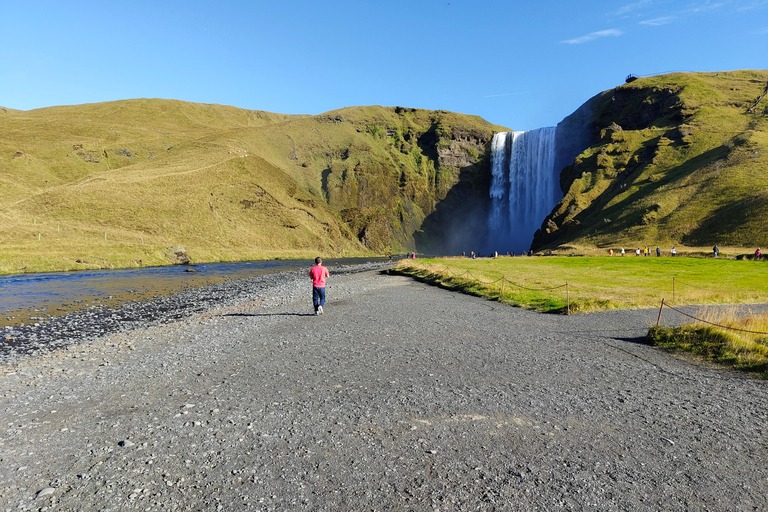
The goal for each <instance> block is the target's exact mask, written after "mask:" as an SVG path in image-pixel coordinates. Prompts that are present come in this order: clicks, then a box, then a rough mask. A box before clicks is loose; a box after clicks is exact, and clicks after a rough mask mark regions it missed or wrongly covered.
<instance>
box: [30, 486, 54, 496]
mask: <svg viewBox="0 0 768 512" xmlns="http://www.w3.org/2000/svg"><path fill="white" fill-rule="evenodd" d="M55 491H56V489H54V488H53V487H46V488H45V489H41V490H39V491H37V496H35V498H43V497H45V496H50V495H51V494H53V493H54V492H55Z"/></svg>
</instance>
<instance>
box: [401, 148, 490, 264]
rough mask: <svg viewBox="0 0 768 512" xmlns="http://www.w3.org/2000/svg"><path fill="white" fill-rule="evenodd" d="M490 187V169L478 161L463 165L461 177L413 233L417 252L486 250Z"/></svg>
mask: <svg viewBox="0 0 768 512" xmlns="http://www.w3.org/2000/svg"><path fill="white" fill-rule="evenodd" d="M483 161H490V160H489V158H488V159H484V160H483ZM478 174H480V176H478ZM489 191H490V169H485V168H484V167H478V164H474V165H470V166H466V167H463V168H461V169H460V170H459V181H458V182H457V183H456V184H455V185H453V186H452V187H451V188H450V190H449V191H448V193H447V194H446V196H445V198H444V199H443V200H442V201H440V202H439V203H437V204H436V205H435V209H434V211H433V212H432V213H430V214H429V215H427V217H426V218H425V219H424V222H422V224H421V227H420V229H419V230H418V231H416V232H415V233H414V234H413V238H414V241H415V243H416V252H418V253H421V254H441V255H449V254H461V253H462V251H463V252H466V253H467V254H469V253H470V251H475V252H478V251H480V250H483V245H484V242H485V240H487V238H488V214H489V209H490V192H489Z"/></svg>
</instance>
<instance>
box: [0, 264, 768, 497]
mask: <svg viewBox="0 0 768 512" xmlns="http://www.w3.org/2000/svg"><path fill="white" fill-rule="evenodd" d="M366 269H367V270H366ZM358 270H366V271H364V272H358ZM331 271H332V277H331V279H330V280H329V288H328V303H327V305H326V307H325V314H324V315H322V316H319V317H315V316H313V315H311V312H312V308H311V304H310V295H311V287H310V282H309V279H308V278H306V277H305V276H304V272H293V273H285V274H280V275H278V276H273V277H271V278H266V280H265V279H261V278H260V279H253V280H245V281H240V282H237V283H230V284H229V285H228V286H229V288H226V287H224V288H220V293H221V294H222V296H226V300H223V299H222V301H221V302H220V303H218V305H213V304H211V305H210V307H208V308H207V309H206V310H204V311H195V312H194V314H192V315H191V316H187V317H185V318H182V319H181V320H176V321H172V322H164V321H158V322H154V323H152V322H150V323H149V324H145V325H146V326H145V327H142V328H138V326H137V325H132V326H131V328H130V329H127V330H123V331H119V332H112V333H108V334H104V335H99V336H96V337H93V338H89V339H78V340H77V342H78V344H77V345H70V346H68V347H60V348H56V349H55V350H53V351H50V352H44V351H41V352H38V353H35V354H34V355H31V356H29V355H27V356H23V357H21V356H19V357H17V358H15V359H9V360H6V361H5V362H3V364H2V365H1V366H0V372H2V374H1V375H0V404H1V406H0V410H2V416H1V417H2V422H1V423H0V511H2V510H8V511H11V510H13V511H16V510H104V511H108V510H226V511H232V510H265V511H266V510H279V511H284V510H349V511H360V510H446V511H447V510H608V511H610V510H632V511H643V510H654V511H655V510H665V511H666V510H708V511H712V510H723V511H736V510H766V509H768V442H767V441H766V439H767V438H766V424H767V423H768V393H767V392H766V391H767V389H766V386H767V384H766V383H765V382H764V381H759V380H754V379H751V378H748V377H744V376H741V375H738V374H734V373H730V372H726V371H724V370H721V369H717V368H713V367H709V366H705V365H700V364H694V363H693V362H690V361H687V360H684V359H681V358H677V357H673V356H671V355H669V354H667V353H665V352H663V351H660V350H657V349H653V348H651V347H648V346H646V345H643V344H642V343H641V342H640V341H641V339H642V337H643V335H644V334H645V331H646V329H647V326H648V324H649V323H650V322H651V321H654V320H655V314H656V312H654V311H623V312H608V313H600V314H590V315H575V316H570V317H564V316H555V315H541V314H536V313H531V312H527V311H524V310H520V309H516V308H512V307H508V306H504V305H500V304H497V303H494V302H489V301H485V300H482V299H478V298H474V297H467V296H464V295H460V294H457V293H453V292H449V291H445V290H442V289H439V288H435V287H430V286H427V285H424V284H421V283H418V282H415V281H413V280H411V279H409V278H405V277H399V276H389V275H386V274H384V273H382V272H381V271H380V270H376V269H375V268H374V269H372V267H364V268H358V269H347V270H346V271H344V272H334V269H331Z"/></svg>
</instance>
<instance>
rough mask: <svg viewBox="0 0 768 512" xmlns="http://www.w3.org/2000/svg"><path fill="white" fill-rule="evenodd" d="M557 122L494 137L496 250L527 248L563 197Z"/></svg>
mask: <svg viewBox="0 0 768 512" xmlns="http://www.w3.org/2000/svg"><path fill="white" fill-rule="evenodd" d="M556 132H557V128H555V127H554V126H552V127H547V128H539V129H536V130H530V131H524V132H503V133H497V134H496V135H494V137H493V140H492V141H491V172H492V182H491V192H490V195H491V213H490V216H489V219H488V223H489V231H490V240H489V246H490V247H491V250H495V251H498V252H500V253H506V252H510V251H514V252H520V251H526V250H528V248H529V247H530V245H531V242H532V240H533V234H534V233H535V232H536V230H537V229H539V228H540V227H541V223H542V221H543V220H544V218H545V217H546V216H547V215H548V214H549V213H550V212H551V211H552V208H554V206H555V205H556V204H557V202H558V201H559V200H560V198H561V197H562V194H561V192H560V188H559V180H558V177H557V176H556V174H555V135H556Z"/></svg>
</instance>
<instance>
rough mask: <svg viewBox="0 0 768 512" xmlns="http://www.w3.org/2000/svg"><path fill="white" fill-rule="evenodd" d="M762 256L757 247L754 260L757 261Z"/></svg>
mask: <svg viewBox="0 0 768 512" xmlns="http://www.w3.org/2000/svg"><path fill="white" fill-rule="evenodd" d="M762 255H763V253H762V252H760V248H759V247H758V248H757V250H756V251H755V259H756V260H759V259H760V257H761V256H762Z"/></svg>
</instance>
